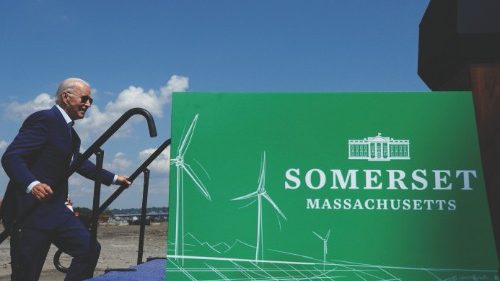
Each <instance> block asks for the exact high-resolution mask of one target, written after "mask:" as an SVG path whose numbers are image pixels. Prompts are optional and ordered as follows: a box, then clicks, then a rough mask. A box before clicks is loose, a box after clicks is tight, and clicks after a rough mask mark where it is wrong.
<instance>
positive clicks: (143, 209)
mask: <svg viewBox="0 0 500 281" xmlns="http://www.w3.org/2000/svg"><path fill="white" fill-rule="evenodd" d="M148 189H149V169H147V168H146V169H145V170H144V189H143V191H142V207H141V220H140V222H141V224H140V230H139V252H138V254H137V264H138V265H139V264H141V263H142V254H143V252H144V230H145V228H146V211H147V210H146V208H147V207H148Z"/></svg>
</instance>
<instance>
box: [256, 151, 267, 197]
mask: <svg viewBox="0 0 500 281" xmlns="http://www.w3.org/2000/svg"><path fill="white" fill-rule="evenodd" d="M265 186H266V151H264V152H263V153H262V162H261V164H260V172H259V186H258V190H261V191H264V187H265Z"/></svg>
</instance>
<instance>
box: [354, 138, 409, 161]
mask: <svg viewBox="0 0 500 281" xmlns="http://www.w3.org/2000/svg"><path fill="white" fill-rule="evenodd" d="M348 159H350V160H356V159H358V160H368V161H391V160H410V141H409V140H395V139H393V138H389V137H383V136H382V134H381V133H378V135H377V136H375V137H368V138H364V139H362V140H349V157H348Z"/></svg>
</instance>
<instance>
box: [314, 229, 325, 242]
mask: <svg viewBox="0 0 500 281" xmlns="http://www.w3.org/2000/svg"><path fill="white" fill-rule="evenodd" d="M313 233H314V235H316V236H318V238H319V239H321V240H323V237H321V236H319V234H318V233H316V232H314V231H313Z"/></svg>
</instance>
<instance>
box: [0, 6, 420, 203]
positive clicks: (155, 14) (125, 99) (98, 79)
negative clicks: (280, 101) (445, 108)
mask: <svg viewBox="0 0 500 281" xmlns="http://www.w3.org/2000/svg"><path fill="white" fill-rule="evenodd" d="M118 3H119V4H118ZM427 5H428V0H411V1H400V0H378V1H370V0H349V1H339V0H309V1H305V0H300V1H299V0H266V1H263V0H252V1H250V0H246V1H245V0H210V1H207V0H197V1H195V0H182V1H180V0H169V1H159V0H157V1H130V0H124V1H119V2H116V1H97V0H90V1H62V0H59V1H48V0H33V1H25V0H21V1H1V2H0V92H1V97H2V100H1V101H0V121H1V122H0V124H1V125H0V126H1V127H0V153H3V151H4V150H5V147H6V146H7V145H8V144H9V143H10V142H11V141H12V139H13V138H14V136H15V134H16V132H17V130H18V128H19V126H20V124H21V122H22V120H23V119H24V118H25V117H26V116H27V115H28V114H29V113H31V112H33V111H35V110H37V109H40V108H48V107H50V106H52V104H53V95H54V92H55V90H56V88H57V85H58V83H59V82H60V81H61V80H63V79H65V78H67V77H74V76H77V77H81V78H83V79H85V80H87V81H89V82H90V84H91V85H92V88H93V91H94V96H95V106H93V108H92V110H91V111H89V112H88V113H87V119H86V120H85V119H84V120H82V121H80V122H77V125H76V129H77V131H78V132H79V134H80V136H81V137H82V139H83V145H84V146H85V145H87V146H88V145H90V144H91V142H92V141H93V140H95V139H96V138H97V137H98V136H99V135H100V134H101V133H102V132H103V131H104V130H105V129H106V128H107V126H109V124H110V123H111V122H112V121H113V120H115V119H116V118H117V117H118V116H119V115H121V114H122V113H123V112H124V111H125V110H126V109H127V108H131V107H134V106H142V107H146V108H147V109H149V110H150V111H151V112H152V113H153V115H154V117H155V120H156V123H157V127H158V132H159V136H158V137H157V138H155V139H150V138H149V137H148V136H147V130H146V126H145V123H144V121H143V120H141V119H140V118H134V120H133V121H132V122H131V124H130V125H129V126H127V127H126V128H124V129H123V130H120V134H119V135H117V136H116V137H113V138H112V139H111V140H110V142H109V143H108V144H107V145H106V146H105V147H104V149H105V162H106V166H107V167H108V168H110V169H112V170H114V171H118V172H119V173H122V174H130V173H131V172H132V171H133V169H135V167H136V166H137V165H139V164H140V162H141V159H144V157H147V155H148V153H151V151H152V148H154V147H156V146H158V145H159V144H161V143H162V142H163V141H164V140H165V139H167V138H168V137H169V135H170V116H169V115H170V108H171V102H170V94H171V92H172V91H210V92H214V91H225V92H228V91H237V92H264V91H292V92H312V91H314V92H332V91H425V92H426V91H429V89H428V88H427V86H426V85H425V84H424V83H423V82H422V81H421V79H420V78H419V77H418V75H417V55H418V24H419V23H420V20H421V18H422V15H423V13H424V11H425V8H426V7H427ZM167 157H168V155H167V153H166V154H165V155H164V156H163V157H162V159H160V160H159V161H158V162H157V163H155V165H154V166H153V167H152V179H151V193H152V194H151V195H150V198H149V203H150V204H149V205H150V206H166V205H167V204H168V203H167V201H168V183H167V182H168V158H167ZM7 181H8V178H7V176H6V175H5V173H4V172H3V171H0V194H2V195H3V193H4V191H5V186H6V185H7ZM70 182H71V185H72V187H71V189H70V196H71V197H72V198H73V199H74V201H75V202H76V205H79V206H90V205H91V201H92V199H91V197H92V190H91V187H93V184H92V183H91V182H89V181H88V180H85V179H82V178H80V177H77V176H74V177H72V179H71V181H70ZM141 185H142V179H141V178H138V180H137V181H136V183H135V184H134V185H133V186H132V187H131V189H130V190H128V191H126V192H125V193H124V194H123V195H122V196H121V198H119V199H118V200H117V201H116V202H115V203H114V204H113V205H112V207H114V208H125V207H139V206H140V199H139V198H140V197H139V196H140V193H139V190H140V186H141ZM103 189H104V190H105V191H104V193H103V194H104V195H102V196H104V198H105V197H107V196H108V195H109V194H110V192H111V189H109V188H106V187H104V188H103ZM2 195H0V196H2ZM101 198H102V197H101Z"/></svg>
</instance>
